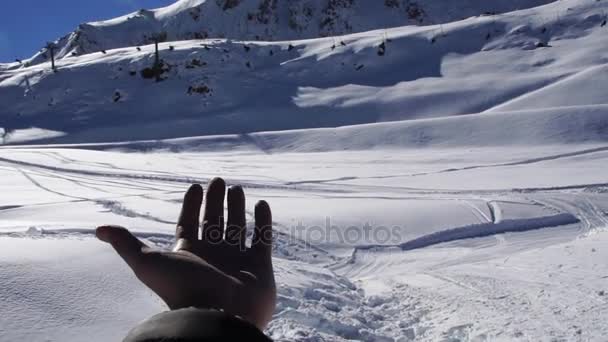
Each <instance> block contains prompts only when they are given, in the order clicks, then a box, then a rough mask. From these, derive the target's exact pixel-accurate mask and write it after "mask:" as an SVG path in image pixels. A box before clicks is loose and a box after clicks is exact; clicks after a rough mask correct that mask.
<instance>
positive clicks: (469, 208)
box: [0, 143, 608, 341]
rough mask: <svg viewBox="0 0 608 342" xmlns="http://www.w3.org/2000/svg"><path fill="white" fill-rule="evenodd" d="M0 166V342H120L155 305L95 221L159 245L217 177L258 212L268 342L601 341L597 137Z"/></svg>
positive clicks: (28, 158)
mask: <svg viewBox="0 0 608 342" xmlns="http://www.w3.org/2000/svg"><path fill="white" fill-rule="evenodd" d="M0 154H1V157H0V158H1V159H0V176H1V177H0V182H1V183H0V184H1V185H2V188H3V189H4V192H3V193H4V194H5V195H3V196H0V232H1V235H2V236H1V237H0V247H2V250H3V253H2V256H0V265H1V267H0V272H1V275H2V276H1V277H0V284H1V285H2V286H0V296H1V297H2V298H4V300H3V303H5V305H2V306H0V317H2V318H1V319H0V336H2V337H0V340H2V341H4V340H6V341H9V340H20V339H27V340H30V341H48V340H50V341H81V340H82V336H83V334H84V331H85V330H86V331H87V333H86V334H87V339H89V340H91V341H108V340H118V337H119V336H121V335H123V334H124V333H126V331H127V330H128V329H129V328H130V327H131V326H132V325H133V324H135V323H136V322H137V321H139V320H141V319H144V318H146V317H147V316H150V315H151V314H153V313H155V312H158V311H160V310H163V306H162V304H161V303H160V302H159V301H158V299H156V298H155V297H154V296H153V295H152V294H151V293H150V292H149V291H148V290H146V289H145V288H144V287H143V286H141V285H139V284H138V283H137V281H136V279H135V278H134V276H133V275H132V274H131V273H130V272H129V270H128V269H127V268H126V266H125V265H123V264H122V261H121V260H120V259H119V258H118V257H117V256H116V255H114V254H113V251H112V250H111V248H109V247H108V246H106V245H103V244H102V243H101V242H95V241H94V240H93V236H92V233H93V227H94V226H95V225H97V224H101V223H106V222H107V223H115V224H122V225H125V226H128V227H129V228H131V229H132V230H134V231H135V232H136V233H137V234H139V235H140V236H141V237H142V238H145V239H146V240H147V241H148V242H149V243H150V244H156V245H158V246H159V247H166V246H168V245H169V244H170V243H171V242H172V238H171V234H172V233H173V225H174V224H175V220H176V213H177V212H178V210H179V200H180V198H181V196H182V192H183V190H184V189H185V188H186V187H187V186H188V183H190V182H206V181H207V180H208V179H209V178H211V177H213V176H215V175H217V174H222V175H223V176H225V177H226V179H227V181H228V183H229V184H237V183H238V184H244V185H245V187H246V192H247V194H248V203H254V202H255V201H257V200H258V199H261V198H265V199H267V200H268V201H269V202H270V204H271V205H272V207H273V210H274V219H275V226H276V230H277V233H278V234H277V235H278V236H277V239H276V241H275V243H276V248H275V254H274V256H275V259H274V260H275V264H276V272H277V282H278V285H279V304H278V307H277V311H276V313H275V317H274V320H273V322H272V324H271V325H270V327H269V328H268V331H267V332H268V333H269V334H270V335H271V336H272V337H273V338H275V339H277V340H279V341H319V340H321V341H323V340H327V341H340V340H362V341H398V340H399V339H401V340H403V339H404V338H405V340H407V339H408V338H410V339H416V340H420V341H438V340H439V341H443V340H445V341H471V340H476V341H485V340H489V341H496V340H505V341H506V340H509V341H513V340H516V341H530V340H534V341H550V340H554V339H557V340H573V341H576V340H581V339H582V340H589V341H602V340H603V337H604V336H605V334H606V333H607V332H608V325H607V324H606V320H605V318H606V315H608V311H607V309H606V308H607V307H608V306H606V297H605V291H606V290H607V289H608V282H607V281H606V275H607V274H608V265H607V264H606V253H607V251H608V249H607V248H606V240H607V238H608V235H607V234H608V230H607V229H608V215H607V213H608V195H607V194H608V178H607V177H606V174H605V172H604V171H605V166H606V162H607V161H608V145H607V144H605V143H604V144H602V145H582V144H571V145H554V146H544V147H538V146H534V145H529V146H520V147H492V148H480V147H469V148H444V149H440V148H429V149H401V150H394V149H393V150H375V151H356V152H323V153H279V154H265V153H260V152H243V151H241V152H207V153H172V152H148V153H140V152H131V153H124V152H109V151H107V152H102V151H91V150H85V149H83V148H72V149H61V148H4V149H2V150H1V151H0ZM302 208H305V210H303V209H302ZM250 214H251V213H249V215H250ZM328 220H329V221H328ZM366 225H369V226H370V227H372V229H366V228H365V227H366ZM299 226H303V227H306V228H305V229H302V228H298V227H299ZM314 227H317V228H314ZM325 227H331V228H325ZM389 228H390V229H389ZM365 232H367V233H365ZM455 232H457V233H458V234H454V233H455ZM488 234H490V235H489V236H488ZM429 236H433V237H434V241H433V243H432V244H426V245H425V244H420V243H418V242H419V241H421V239H422V240H426V241H429V238H428V237H429ZM477 236H479V237H477ZM471 237H477V238H471ZM442 242H443V243H442ZM370 245H377V246H376V247H375V248H371V249H370ZM379 245H386V246H388V247H386V248H381V247H379ZM399 245H401V246H403V249H402V248H398V247H397V246H399ZM391 246H392V247H391Z"/></svg>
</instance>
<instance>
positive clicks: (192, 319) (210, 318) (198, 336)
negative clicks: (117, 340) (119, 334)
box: [123, 308, 272, 342]
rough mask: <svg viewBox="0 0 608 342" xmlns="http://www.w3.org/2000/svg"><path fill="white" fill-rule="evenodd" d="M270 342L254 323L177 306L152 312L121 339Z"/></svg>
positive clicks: (141, 341) (133, 341) (128, 341)
mask: <svg viewBox="0 0 608 342" xmlns="http://www.w3.org/2000/svg"><path fill="white" fill-rule="evenodd" d="M161 341H163V342H215V341H235V342H238V341H243V342H245V341H247V342H249V341H250V342H272V340H271V339H270V338H268V337H267V336H266V335H264V334H263V333H262V332H261V331H260V330H258V328H256V327H255V326H254V325H253V324H251V323H249V322H246V321H245V320H243V319H241V318H238V317H235V316H232V315H229V314H227V313H224V312H222V311H217V310H202V309H195V308H188V309H180V310H174V311H168V312H163V313H160V314H158V315H155V316H153V317H151V318H149V319H147V320H145V321H143V322H142V323H140V324H139V325H137V326H136V327H135V328H133V329H132V330H131V331H130V332H129V335H127V337H126V338H125V339H124V341H123V342H161Z"/></svg>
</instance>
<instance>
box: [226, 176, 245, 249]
mask: <svg viewBox="0 0 608 342" xmlns="http://www.w3.org/2000/svg"><path fill="white" fill-rule="evenodd" d="M246 224H247V222H246V216H245V193H244V192H243V188H241V187H240V186H238V185H237V186H231V187H230V188H229V189H228V224H227V226H226V242H227V243H228V245H230V246H233V247H235V248H239V250H241V251H244V250H245V239H246V234H247V226H246Z"/></svg>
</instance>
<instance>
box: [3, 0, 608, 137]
mask: <svg viewBox="0 0 608 342" xmlns="http://www.w3.org/2000/svg"><path fill="white" fill-rule="evenodd" d="M178 4H181V5H184V4H185V3H183V2H179V3H178ZM176 6H177V4H176ZM210 6H211V5H210ZM213 6H217V4H216V3H215V2H214V4H213ZM213 8H215V7H213ZM169 9H171V7H170V8H169ZM605 9H606V4H605V3H604V2H601V1H600V2H597V1H587V0H568V1H559V2H554V3H551V4H547V5H544V6H540V7H533V8H529V9H525V10H520V11H517V12H510V13H507V14H503V15H486V16H480V17H471V18H468V19H465V20H460V21H454V22H450V23H446V24H442V25H428V26H404V27H397V28H387V29H381V30H373V31H367V32H361V33H355V34H350V35H343V36H339V37H326V38H317V39H310V40H298V41H295V40H294V41H277V42H262V41H235V40H226V39H207V40H186V41H176V42H167V43H161V44H160V55H161V58H162V61H163V68H162V70H163V75H162V79H163V81H162V82H155V81H154V79H150V78H148V77H150V75H148V74H149V71H150V68H151V67H152V65H153V63H154V46H153V45H146V46H142V47H135V46H129V47H124V48H119V49H114V50H107V51H103V52H97V53H90V54H86V55H82V56H77V57H70V58H64V59H60V60H59V61H58V62H57V67H58V72H53V71H52V70H51V68H50V63H43V64H37V65H33V66H30V67H25V68H18V69H12V70H4V71H1V72H0V103H2V111H1V112H0V120H1V121H0V127H3V128H4V130H5V131H6V136H5V142H13V143H15V142H19V141H21V142H23V141H34V140H40V139H46V140H44V141H47V142H50V141H54V142H108V141H124V140H138V139H165V138H176V137H186V136H197V135H218V134H243V133H251V132H259V131H276V130H287V129H301V128H318V127H336V126H343V125H354V124H368V123H377V122H388V121H398V120H412V119H423V118H437V117H449V116H454V115H457V116H460V115H463V114H475V113H481V112H499V111H500V112H504V111H507V112H510V111H513V110H534V111H538V110H553V109H554V108H556V107H564V106H569V107H573V106H589V105H605V104H607V103H608V100H607V99H606V96H604V94H603V90H602V89H604V87H605V85H606V78H605V77H604V76H603V75H605V74H606V73H605V72H603V70H605V69H606V55H605V54H606V52H605V47H606V39H607V38H606V34H605V32H606V30H607V29H608V28H607V27H606V26H605V20H606V16H605V15H604V11H605ZM167 10H168V9H165V10H164V11H167ZM159 13H162V11H159ZM123 19H124V18H123ZM123 19H118V20H117V22H125V21H124V20H123ZM110 23H111V22H110ZM109 27H113V26H111V25H110V26H109ZM137 27H139V26H137ZM564 93H567V94H568V96H563V95H562V94H564ZM598 108H601V107H598ZM539 115H540V114H539ZM547 115H548V114H547ZM569 115H578V114H575V113H574V112H571V113H570V114H569ZM578 116H579V117H581V118H582V117H584V115H582V114H581V115H578ZM600 117H601V115H600ZM594 118H599V117H596V116H594ZM486 119H487V116H483V117H482V120H486ZM457 120H461V119H457ZM581 120H583V119H581ZM594 120H595V119H594ZM577 122H583V121H577ZM512 123H513V124H514V125H515V124H516V122H515V121H513V122H512ZM491 127H492V126H491ZM598 127H604V126H602V125H600V126H598ZM539 129H541V128H539ZM604 132H605V131H604V129H600V130H599V131H598V132H597V133H598V134H599V135H594V136H595V137H601V136H602V135H601V133H604ZM497 134H501V133H500V132H497ZM547 134H548V135H549V136H551V134H550V133H547ZM49 138H53V139H52V140H48V139H49ZM421 139H422V140H423V141H424V140H425V139H423V138H421ZM570 139H587V137H586V136H583V135H579V136H573V137H570ZM594 139H595V138H594ZM321 145H322V144H321Z"/></svg>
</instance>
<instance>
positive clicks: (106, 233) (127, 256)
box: [95, 226, 146, 270]
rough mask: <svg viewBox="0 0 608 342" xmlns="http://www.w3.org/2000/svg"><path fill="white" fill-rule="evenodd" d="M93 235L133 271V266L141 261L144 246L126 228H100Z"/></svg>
mask: <svg viewBox="0 0 608 342" xmlns="http://www.w3.org/2000/svg"><path fill="white" fill-rule="evenodd" d="M95 235H96V236H97V238H98V239H99V240H101V241H104V242H107V243H109V244H110V245H112V247H114V249H115V250H116V252H117V253H118V255H120V257H121V258H122V259H123V260H124V261H125V262H126V263H127V264H128V265H129V267H131V268H132V269H133V270H135V266H136V264H137V263H138V261H139V260H140V259H141V257H142V255H143V253H142V249H143V248H144V247H146V245H145V244H144V243H143V242H141V241H139V239H138V238H136V237H135V236H134V235H133V234H131V232H129V231H128V230H127V229H126V228H124V227H120V226H101V227H98V228H97V229H96V231H95Z"/></svg>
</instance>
